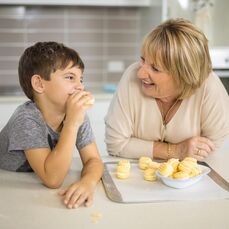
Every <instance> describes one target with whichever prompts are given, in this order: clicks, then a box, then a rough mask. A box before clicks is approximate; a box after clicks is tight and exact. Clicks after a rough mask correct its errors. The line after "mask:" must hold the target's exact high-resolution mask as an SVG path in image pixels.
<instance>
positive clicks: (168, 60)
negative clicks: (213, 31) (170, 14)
mask: <svg viewBox="0 0 229 229" xmlns="http://www.w3.org/2000/svg"><path fill="white" fill-rule="evenodd" d="M142 54H143V56H144V57H146V56H147V58H148V59H149V61H150V63H151V64H152V65H153V66H154V67H156V68H158V69H160V70H162V71H165V72H167V73H168V74H170V75H171V76H172V77H174V79H175V81H176V82H177V85H178V87H179V90H180V96H179V98H180V99H182V98H185V97H189V96H191V95H192V94H193V93H194V92H195V90H196V89H198V88H199V87H200V86H201V85H202V83H203V82H204V80H205V79H206V78H207V77H208V75H209V73H210V72H211V71H212V64H211V59H210V55H209V50H208V40H207V38H206V37H205V35H204V34H203V33H202V32H201V31H200V30H199V29H198V28H197V27H196V26H195V25H193V24H192V23H191V22H190V21H188V20H185V19H182V18H180V19H179V18H178V19H170V20H167V21H165V22H164V23H162V24H160V25H159V26H157V27H156V28H155V29H154V30H153V31H151V32H150V33H149V34H147V36H146V37H145V39H144V40H143V45H142Z"/></svg>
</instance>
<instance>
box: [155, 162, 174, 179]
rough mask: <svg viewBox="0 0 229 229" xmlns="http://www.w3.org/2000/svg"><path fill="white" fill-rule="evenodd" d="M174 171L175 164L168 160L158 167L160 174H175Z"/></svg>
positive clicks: (166, 175)
mask: <svg viewBox="0 0 229 229" xmlns="http://www.w3.org/2000/svg"><path fill="white" fill-rule="evenodd" d="M173 171H174V169H173V166H172V165H170V164H169V163H167V162H164V163H162V164H161V165H160V167H159V168H158V172H159V174H161V175H162V176H165V177H168V176H170V175H171V174H173Z"/></svg>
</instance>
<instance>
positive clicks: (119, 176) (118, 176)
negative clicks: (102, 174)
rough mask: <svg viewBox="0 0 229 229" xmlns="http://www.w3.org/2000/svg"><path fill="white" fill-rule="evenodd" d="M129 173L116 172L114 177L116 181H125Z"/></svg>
mask: <svg viewBox="0 0 229 229" xmlns="http://www.w3.org/2000/svg"><path fill="white" fill-rule="evenodd" d="M129 175H130V173H129V172H127V173H125V172H124V173H123V172H116V177H117V178H118V179H127V178H128V177H129Z"/></svg>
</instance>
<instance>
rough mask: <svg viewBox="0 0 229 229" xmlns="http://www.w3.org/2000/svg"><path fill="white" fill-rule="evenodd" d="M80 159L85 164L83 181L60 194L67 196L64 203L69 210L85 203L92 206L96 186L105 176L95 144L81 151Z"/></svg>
mask: <svg viewBox="0 0 229 229" xmlns="http://www.w3.org/2000/svg"><path fill="white" fill-rule="evenodd" d="M80 157H81V160H82V162H83V169H82V172H81V179H80V180H79V181H78V182H75V183H73V184H72V185H70V186H69V187H68V188H66V189H65V190H62V191H60V192H59V194H60V195H62V196H65V198H64V203H65V205H66V206H67V207H68V208H77V207H79V206H80V205H81V204H83V203H85V205H86V206H90V205H91V204H92V198H93V193H94V190H95V188H96V184H97V183H98V181H99V180H100V178H101V177H102V174H103V163H102V161H101V159H100V156H99V153H98V149H97V146H96V143H95V142H93V143H91V144H89V145H87V146H85V147H84V148H83V149H82V150H80Z"/></svg>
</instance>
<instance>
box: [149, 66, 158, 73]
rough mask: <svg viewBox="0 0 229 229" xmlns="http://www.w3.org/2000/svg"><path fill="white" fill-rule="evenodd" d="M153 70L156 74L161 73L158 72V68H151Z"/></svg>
mask: <svg viewBox="0 0 229 229" xmlns="http://www.w3.org/2000/svg"><path fill="white" fill-rule="evenodd" d="M151 68H152V70H153V71H154V72H159V70H158V69H157V68H155V67H154V66H151Z"/></svg>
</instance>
